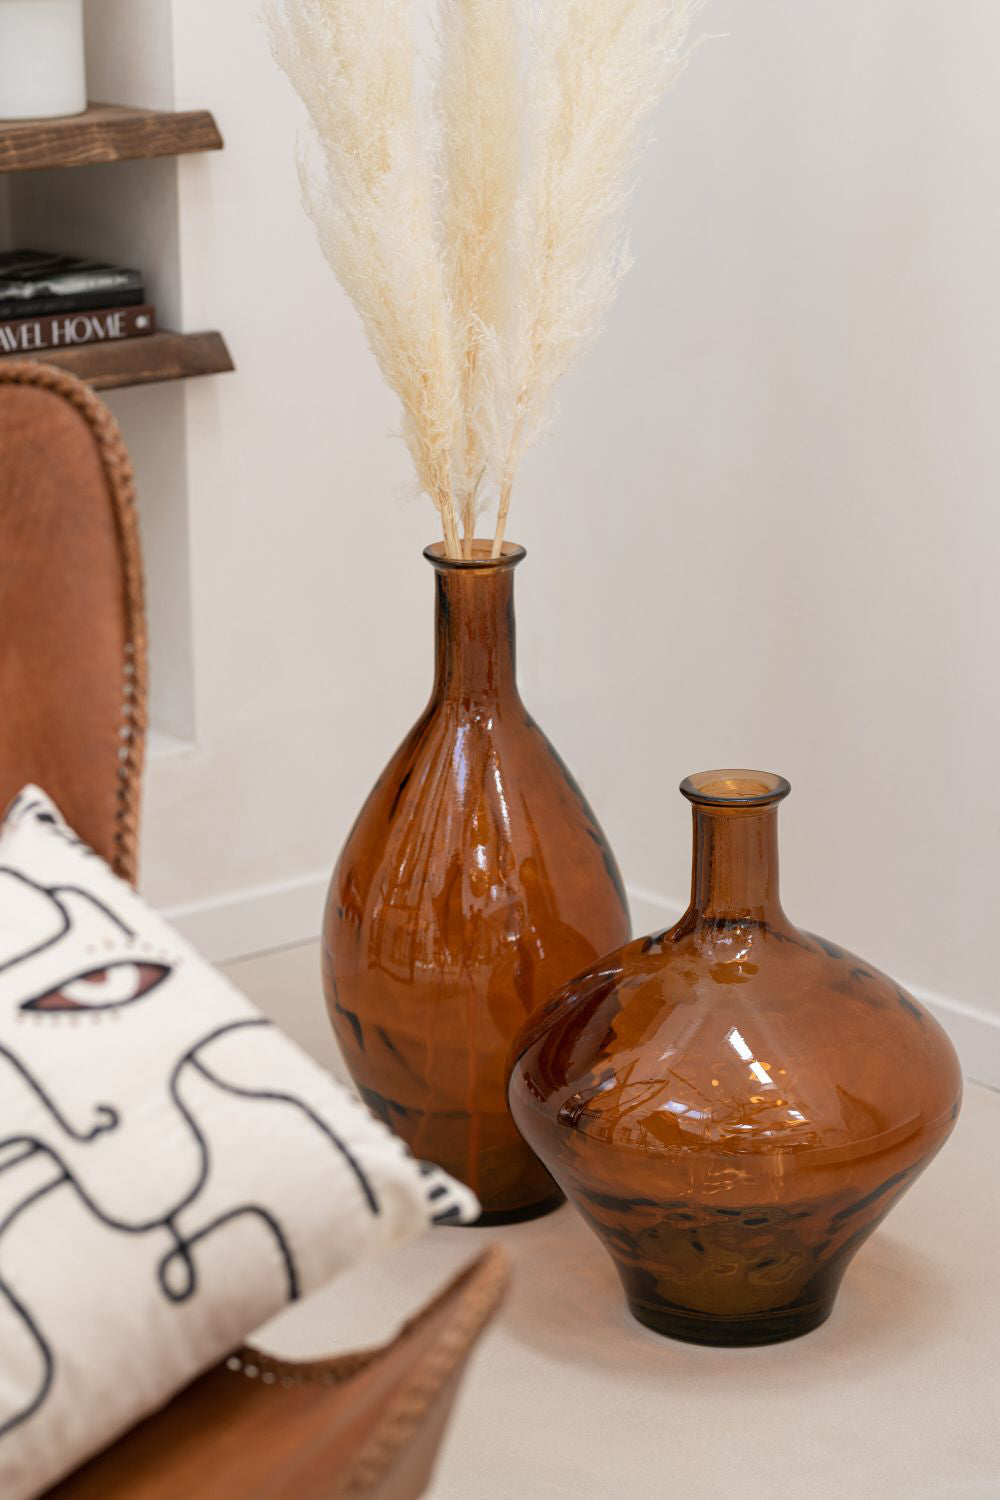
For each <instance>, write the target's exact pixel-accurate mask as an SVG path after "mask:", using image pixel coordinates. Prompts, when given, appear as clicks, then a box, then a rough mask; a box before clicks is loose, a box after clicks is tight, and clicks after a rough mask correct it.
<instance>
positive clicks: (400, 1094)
mask: <svg viewBox="0 0 1000 1500" xmlns="http://www.w3.org/2000/svg"><path fill="white" fill-rule="evenodd" d="M489 552H490V548H489V544H488V543H482V542H476V543H474V544H473V555H472V556H471V557H470V558H463V559H460V560H453V559H449V558H446V557H445V556H444V555H443V549H442V547H441V546H440V544H438V545H435V546H432V547H428V548H427V549H426V551H425V553H424V556H425V557H426V558H427V559H428V561H429V562H430V564H431V566H432V568H433V569H434V575H435V586H436V594H437V614H436V670H435V679H434V689H433V692H432V694H431V700H430V703H429V705H428V707H427V709H426V711H425V712H424V714H423V715H422V717H421V718H420V719H419V721H418V722H417V724H416V725H415V726H414V728H413V729H412V730H411V732H410V733H409V734H408V735H407V737H406V739H405V740H404V741H403V744H402V745H401V746H400V748H399V749H398V750H397V751H396V754H395V755H394V756H393V758H392V760H391V761H390V762H389V764H388V766H387V767H386V769H385V770H384V771H383V773H382V775H381V777H380V778H379V780H378V782H377V783H376V785H375V789H374V790H373V792H372V793H371V795H370V797H369V798H368V801H367V802H366V803H365V806H364V807H363V808H362V811H361V814H360V816H359V818H358V820H357V822H356V824H355V825H354V828H353V829H352V831H351V833H350V835H349V837H348V840H347V843H346V845H345V847H344V850H343V852H342V854H341V856H340V860H339V862H338V864H337V867H336V869H335V870H334V873H333V879H332V881H331V884H330V892H329V896H328V899H327V908H326V917H325V922H324V942H323V976H324V986H325V991H326V1000H327V1007H328V1010H329V1013H330V1019H331V1021H332V1022H333V1027H334V1030H335V1032H336V1034H337V1039H338V1041H339V1043H340V1046H341V1048H342V1050H343V1053H344V1056H345V1058H346V1061H347V1064H348V1067H349V1068H350V1070H351V1073H352V1075H353V1076H354V1079H355V1080H356V1082H357V1083H358V1085H359V1087H360V1089H361V1091H362V1093H363V1095H364V1098H365V1099H366V1100H367V1101H368V1103H369V1104H370V1105H371V1106H372V1107H373V1108H374V1109H376V1110H377V1111H378V1112H379V1113H380V1114H381V1115H382V1116H383V1118H384V1119H385V1120H386V1121H387V1122H388V1124H389V1125H391V1127H392V1128H393V1129H394V1130H395V1131H396V1132H397V1133H398V1134H399V1135H401V1136H402V1137H403V1138H404V1139H405V1140H406V1141H407V1142H408V1143H409V1145H410V1146H411V1147H412V1149H413V1150H414V1152H416V1153H417V1155H419V1156H421V1157H425V1158H427V1159H428V1160H431V1161H435V1162H438V1163H440V1165H442V1166H444V1167H446V1168H447V1169H448V1171H449V1172H452V1173H454V1174H455V1175H456V1176H457V1177H459V1178H461V1179H462V1180H463V1181H464V1182H467V1183H468V1184H469V1185H470V1186H471V1187H472V1188H474V1189H475V1191H476V1192H477V1193H478V1194H479V1196H480V1199H481V1201H482V1203H483V1208H484V1214H483V1222H485V1223H502V1222H508V1221H511V1220H516V1219H526V1218H531V1217H534V1216H535V1215H537V1214H541V1213H545V1212H547V1211H548V1210H549V1209H551V1208H554V1207H556V1205H557V1204H558V1203H559V1202H561V1201H562V1195H561V1193H560V1192H559V1190H558V1188H557V1187H556V1185H555V1184H554V1183H553V1181H552V1179H551V1177H550V1176H549V1174H548V1173H547V1172H546V1171H545V1169H544V1167H542V1166H541V1165H540V1164H539V1162H538V1160H537V1158H536V1157H535V1156H534V1155H533V1154H532V1152H531V1151H530V1150H529V1149H528V1147H527V1146H526V1145H525V1144H524V1141H523V1140H522V1138H521V1136H520V1135H519V1134H518V1131H517V1130H516V1128H515V1126H514V1123H513V1121H512V1120H511V1117H510V1114H509V1112H508V1107H507V1101H506V1062H507V1057H508V1053H509V1049H510V1044H511V1042H512V1040H513V1038H514V1036H515V1034H516V1033H517V1031H518V1029H519V1028H520V1026H521V1024H522V1022H523V1021H524V1020H525V1018H526V1017H527V1015H528V1014H529V1013H530V1012H531V1011H532V1010H533V1009H534V1008H535V1007H536V1006H537V1005H538V1004H540V1003H541V1002H542V1001H543V1000H545V999H546V998H547V997H548V996H549V995H551V994H552V992H553V991H554V990H555V989H556V988H557V987H558V986H559V985H561V984H563V983H565V981H566V980H567V979H569V978H570V977H571V975H573V974H575V973H576V972H577V971H578V970H580V969H582V968H584V967H586V966H587V965H588V964H590V963H592V962H593V961H594V959H596V958H597V956H598V954H600V953H603V952H605V951H606V950H607V949H608V948H609V947H614V946H616V945H617V944H619V943H622V942H624V941H626V940H627V938H628V936H629V918H628V911H627V907H626V902H625V894H624V891H623V888H622V883H621V877H620V876H619V873H618V868H617V866H616V864H615V861H614V858H613V856H612V854H611V850H610V849H609V848H608V845H607V842H606V840H605V838H604V835H603V833H602V832H601V829H600V827H599V826H598V823H597V820H596V819H595V817H594V814H593V813H592V812H591V810H590V808H589V806H588V805H587V802H586V800H585V799H584V797H583V795H582V793H581V792H580V789H579V787H578V786H577V785H576V783H575V782H574V780H573V778H572V776H571V775H570V774H569V772H568V771H567V769H566V767H565V766H564V765H563V763H562V761H561V760H560V759H559V756H558V755H557V754H556V753H555V751H554V750H553V748H552V746H551V745H550V744H549V742H548V740H547V739H546V737H545V735H544V734H543V733H542V731H541V730H540V729H539V728H538V726H537V724H536V723H535V722H534V720H533V719H532V718H531V716H530V714H529V713H528V712H527V710H526V709H525V707H524V704H523V703H522V701H521V698H520V695H519V693H518V690H517V682H516V678H515V670H514V604H513V587H514V569H515V568H516V567H517V565H518V564H519V563H520V561H521V559H522V558H523V557H524V549H523V548H522V547H518V546H514V545H513V544H510V543H508V544H506V545H505V547H504V549H503V554H502V556H501V557H499V558H497V559H496V560H495V561H494V560H491V558H490V556H489Z"/></svg>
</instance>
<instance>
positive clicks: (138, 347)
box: [0, 329, 235, 391]
mask: <svg viewBox="0 0 1000 1500" xmlns="http://www.w3.org/2000/svg"><path fill="white" fill-rule="evenodd" d="M33 358H34V359H36V360H37V361H38V363H40V364H46V365H55V366H56V367H57V368H58V369H60V370H68V371H69V372H70V374H71V375H77V376H79V378H80V379H81V380H85V381H86V382H87V384H88V385H91V386H93V388H94V390H95V391H111V390H115V389H116V388H118V387H120V386H126V385H154V384H156V383H157V382H158V381H162V380H190V379H191V378H192V376H195V375H223V374H225V372H226V371H227V370H232V369H234V368H235V366H234V365H233V361H232V358H231V356H230V353H229V350H228V349H227V348H226V341H225V339H224V338H223V337H222V334H221V333H169V332H168V331H167V330H165V329H163V330H161V331H160V332H159V333H150V334H146V335H144V336H143V337H141V338H134V339H120V340H116V341H114V342H109V343H102V344H81V345H79V346H78V347H77V348H75V349H43V350H39V352H38V353H37V354H36V355H34V356H33ZM6 359H24V355H23V354H5V355H2V356H0V362H2V361H3V360H6Z"/></svg>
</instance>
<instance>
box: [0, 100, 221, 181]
mask: <svg viewBox="0 0 1000 1500" xmlns="http://www.w3.org/2000/svg"><path fill="white" fill-rule="evenodd" d="M221 149H222V136H221V135H220V134H219V127H218V126H217V125H216V123H215V120H214V119H213V118H212V115H211V113H210V112H209V111H208V110H207V109H192V110H186V111H185V112H184V113H182V114H171V113H169V112H167V111H164V110H156V109H131V108H128V107H126V106H125V105H121V104H91V105H90V106H89V107H88V108H87V109H86V110H85V111H84V113H83V114H82V115H65V116H63V117H62V118H61V119H58V120H0V172H35V171H38V170H39V169H40V168H42V167H90V166H95V165H99V164H100V163H101V162H109V161H135V160H137V159H140V158H144V157H151V156H184V155H186V154H187V153H188V152H191V151H220V150H221Z"/></svg>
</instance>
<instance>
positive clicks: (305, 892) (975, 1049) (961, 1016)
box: [164, 870, 1000, 1088]
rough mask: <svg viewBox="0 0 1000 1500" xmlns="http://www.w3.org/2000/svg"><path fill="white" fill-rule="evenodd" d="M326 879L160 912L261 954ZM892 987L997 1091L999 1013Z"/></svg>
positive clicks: (210, 940)
mask: <svg viewBox="0 0 1000 1500" xmlns="http://www.w3.org/2000/svg"><path fill="white" fill-rule="evenodd" d="M329 879H330V876H329V872H328V871H326V870H324V871H321V872H318V873H316V874H312V875H302V876H299V877H298V878H296V879H294V880H286V881H278V882H276V883H275V884H273V885H261V886H254V887H252V888H251V889H249V890H243V891H234V892H233V893H232V894H231V895H226V896H220V897H217V898H215V899H213V900H211V901H198V902H193V903H192V904H191V905H189V906H178V907H174V908H173V909H172V910H169V911H167V912H165V913H164V915H165V916H166V917H167V918H168V919H169V920H170V921H171V922H173V924H174V926H175V927H177V928H178V929H179V931H180V932H182V933H183V935H184V936H185V937H186V938H187V939H188V941H189V942H191V943H193V944H194V946H195V947H196V948H198V949H199V950H200V951H201V952H202V953H204V955H205V957H206V958H209V959H211V960H212V962H213V963H224V962H226V961H227V960H229V959H234V958H244V957H246V956H247V955H248V954H252V953H264V952H266V951H267V950H268V949H273V948H287V947H291V946H292V945H294V944H298V943H307V942H314V941H315V940H316V939H317V938H318V937H319V932H320V926H321V923H322V920H323V903H324V901H325V899H326V888H327V885H328V883H329ZM629 904H630V906H631V909H632V928H633V931H634V932H635V933H637V934H638V933H644V932H659V931H662V929H663V928H665V927H670V926H672V925H673V923H674V922H676V921H677V919H678V917H679V916H680V915H681V912H682V911H683V909H684V908H683V906H682V905H681V904H680V903H679V902H672V901H669V900H666V899H664V898H663V897H662V896H658V895H656V894H655V893H654V892H652V891H645V890H641V889H640V888H639V887H637V886H631V887H629ZM900 982H901V983H902V984H903V985H904V986H905V987H906V988H907V989H908V990H910V991H911V992H912V993H913V994H914V995H916V997H917V999H918V1000H920V1001H921V1002H922V1003H923V1004H924V1005H926V1006H927V1009H928V1010H929V1011H930V1012H931V1013H932V1015H934V1016H936V1017H937V1019H938V1020H939V1021H940V1022H941V1025H942V1026H943V1027H944V1028H945V1030H946V1031H947V1032H948V1035H949V1036H950V1037H951V1039H952V1041H953V1042H954V1044H955V1047H956V1049H957V1051H958V1055H959V1057H960V1059H961V1062H962V1068H963V1071H964V1073H965V1076H966V1078H968V1079H971V1080H973V1081H974V1082H976V1083H985V1084H987V1085H988V1086H989V1087H990V1088H1000V1016H992V1015H990V1014H989V1013H988V1012H986V1011H982V1010H978V1009H977V1008H976V1007H975V1006H972V1005H968V1004H966V1003H965V1001H963V1000H957V999H953V998H951V997H950V996H948V995H936V994H932V993H931V992H930V991H928V990H926V989H923V988H921V986H920V985H915V984H909V983H907V981H906V978H905V977H903V978H902V979H901V981H900Z"/></svg>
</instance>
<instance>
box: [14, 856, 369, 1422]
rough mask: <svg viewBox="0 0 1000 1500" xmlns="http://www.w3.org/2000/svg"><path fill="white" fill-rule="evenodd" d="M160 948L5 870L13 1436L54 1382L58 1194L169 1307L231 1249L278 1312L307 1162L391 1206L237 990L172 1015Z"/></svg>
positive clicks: (81, 895) (91, 908) (84, 896)
mask: <svg viewBox="0 0 1000 1500" xmlns="http://www.w3.org/2000/svg"><path fill="white" fill-rule="evenodd" d="M151 946H152V945H150V944H149V943H146V942H143V941H142V940H141V939H140V938H139V937H138V936H137V935H136V934H135V933H134V932H133V931H132V929H131V928H130V927H129V926H128V924H127V923H125V922H124V921H122V919H121V918H120V917H119V916H118V915H116V913H115V912H114V911H112V910H111V909H110V908H109V907H108V906H107V905H105V904H104V903H103V902H101V901H99V900H97V899H95V898H94V897H93V896H92V895H91V894H89V893H88V892H86V891H84V890H82V889H79V888H77V887H75V886H64V885H57V886H51V887H46V886H43V885H40V884H37V883H36V882H34V881H32V880H29V879H28V878H27V877H25V876H24V875H22V874H21V873H20V872H18V871H16V870H14V869H10V868H7V867H3V866H0V1349H2V1350H3V1352H4V1360H5V1364H6V1363H7V1361H8V1359H9V1360H10V1368H12V1369H14V1370H15V1371H18V1372H19V1373H20V1377H21V1378H20V1380H18V1379H17V1378H15V1379H14V1380H13V1383H12V1384H11V1383H10V1382H7V1383H5V1382H4V1381H3V1380H0V1439H2V1438H3V1436H4V1434H5V1433H8V1432H10V1431H12V1430H13V1429H14V1428H15V1427H18V1426H20V1425H21V1424H22V1423H24V1422H25V1421H26V1420H28V1419H29V1418H30V1417H31V1416H32V1415H33V1414H34V1413H35V1412H37V1411H38V1410H39V1409H40V1407H41V1406H42V1405H43V1404H44V1402H45V1400H46V1397H47V1396H48V1394H49V1393H50V1391H51V1389H52V1387H53V1384H54V1382H56V1381H57V1380H58V1378H59V1367H58V1355H57V1353H56V1352H55V1346H56V1345H57V1343H58V1339H57V1330H53V1329H48V1328H47V1327H46V1319H45V1315H44V1311H43V1310H42V1309H40V1308H39V1306H37V1305H36V1303H37V1295H38V1292H37V1287H36V1291H35V1301H34V1302H33V1299H32V1297H31V1296H29V1295H27V1294H26V1293H25V1290H24V1287H23V1280H24V1276H25V1268H26V1267H30V1265H31V1263H32V1241H31V1238H30V1236H31V1225H32V1222H33V1219H34V1217H35V1216H36V1215H38V1213H39V1212H40V1211H43V1207H44V1206H45V1205H48V1206H50V1207H51V1205H53V1203H55V1202H56V1201H57V1199H58V1202H59V1206H60V1212H61V1214H62V1215H63V1217H64V1218H65V1220H66V1224H67V1233H68V1234H71V1233H72V1232H73V1230H72V1226H73V1224H74V1223H75V1224H77V1225H78V1226H79V1225H81V1224H82V1222H83V1220H89V1221H90V1233H91V1234H93V1232H94V1226H95V1225H96V1226H98V1229H97V1232H98V1233H104V1232H106V1233H107V1235H109V1236H110V1237H111V1241H112V1243H111V1244H109V1255H110V1256H111V1263H115V1262H114V1256H113V1254H112V1250H113V1248H114V1246H117V1247H118V1252H117V1253H119V1254H120V1251H121V1247H122V1246H126V1247H127V1246H131V1247H132V1249H133V1251H134V1253H135V1254H137V1255H139V1256H141V1257H142V1266H141V1270H140V1275H141V1276H143V1277H145V1276H146V1275H147V1274H148V1277H149V1279H150V1281H151V1282H152V1284H153V1285H154V1286H155V1287H156V1288H157V1291H158V1294H159V1295H161V1296H162V1298H163V1300H164V1303H165V1304H170V1305H176V1304H181V1303H186V1302H189V1301H190V1300H191V1299H192V1298H194V1297H196V1296H197V1294H198V1292H199V1289H200V1286H201V1280H202V1278H201V1276H200V1274H199V1273H200V1271H201V1270H202V1269H203V1268H204V1265H205V1262H206V1256H207V1257H208V1258H209V1260H210V1263H211V1267H212V1274H214V1275H216V1276H218V1275H219V1274H220V1270H219V1268H220V1266H221V1264H222V1261H221V1248H220V1244H219V1242H220V1241H224V1242H226V1243H231V1239H232V1237H235V1241H236V1248H237V1249H238V1250H240V1251H241V1252H242V1253H243V1254H250V1253H253V1254H254V1255H255V1257H256V1259H257V1260H261V1259H262V1260H263V1262H264V1267H265V1270H264V1275H265V1276H266V1277H271V1278H273V1279H274V1284H273V1289H274V1293H275V1295H274V1299H273V1300H274V1301H275V1303H280V1302H281V1301H285V1300H292V1299H294V1298H296V1297H297V1296H298V1295H299V1293H300V1289H301V1286H302V1279H303V1278H302V1275H301V1270H300V1265H299V1260H300V1249H304V1247H299V1246H297V1244H296V1242H295V1232H294V1231H293V1230H292V1229H290V1228H289V1225H290V1224H293V1223H294V1222H295V1212H294V1210H295V1198H296V1196H297V1194H298V1193H299V1192H300V1191H301V1188H300V1186H299V1185H298V1184H297V1183H296V1181H295V1175H296V1174H295V1173H294V1172H292V1171H288V1170H281V1166H282V1165H283V1164H284V1163H286V1162H288V1161H289V1160H290V1159H294V1156H295V1154H296V1151H297V1150H298V1151H299V1152H309V1151H310V1150H311V1152H312V1153H313V1170H314V1171H315V1152H316V1145H317V1141H319V1142H321V1143H322V1145H321V1146H320V1150H321V1152H322V1153H323V1155H322V1157H321V1161H325V1160H327V1156H326V1148H327V1147H329V1152H330V1157H329V1160H330V1164H331V1170H338V1168H337V1167H336V1163H337V1162H339V1163H340V1168H339V1170H340V1171H341V1172H344V1171H346V1173H347V1174H348V1176H349V1178H350V1180H351V1181H353V1183H354V1184H355V1188H356V1192H357V1194H358V1197H359V1199H360V1201H361V1202H362V1203H363V1204H364V1207H365V1210H366V1211H367V1212H369V1213H371V1214H372V1215H378V1214H379V1213H380V1211H381V1209H380V1204H379V1201H378V1198H377V1196H376V1193H375V1190H374V1188H373V1186H372V1184H371V1182H370V1180H369V1178H368V1176H367V1175H366V1173H365V1171H364V1169H363V1168H362V1166H361V1165H360V1164H359V1162H358V1160H357V1158H356V1156H355V1155H354V1153H353V1152H352V1150H351V1148H350V1145H349V1144H348V1142H346V1141H345V1140H344V1139H343V1138H342V1136H341V1135H340V1134H339V1133H338V1131H337V1130H336V1129H335V1128H334V1127H333V1126H332V1125H331V1124H330V1122H329V1121H328V1120H326V1119H324V1118H323V1114H322V1111H321V1110H320V1109H318V1108H316V1107H314V1105H313V1104H312V1103H311V1102H310V1101H309V1100H307V1099H305V1098H300V1097H299V1096H298V1095H297V1094H296V1093H295V1092H294V1091H292V1090H287V1089H282V1088H281V1087H280V1086H278V1085H276V1083H275V1062H274V1051H273V1049H274V1036H273V1028H271V1026H270V1023H269V1022H268V1021H266V1020H265V1019H264V1018H262V1017H257V1016H253V1015H251V1016H248V1014H247V1007H246V1003H245V1002H244V1001H243V1000H242V997H240V996H238V995H236V993H235V992H230V991H228V989H224V990H220V991H219V994H218V995H217V996H215V997H213V998H212V999H211V1000H210V1001H206V1003H205V1006H204V1007H203V1008H202V1009H201V1010H199V1011H198V1012H196V1013H195V1019H194V1021H192V1010H191V1008H190V1007H189V1006H185V1005H176V1004H172V1003H171V998H172V988H171V984H170V980H171V977H172V976H173V975H174V973H175V971H176V968H177V961H176V960H175V959H174V958H172V957H171V955H170V954H168V953H165V952H154V951H148V950H151ZM359 1108H361V1106H359ZM259 1111H268V1112H272V1113H273V1112H274V1111H282V1112H283V1113H284V1119H283V1120H282V1122H281V1131H280V1133H278V1132H272V1130H271V1129H270V1128H268V1127H267V1126H265V1127H264V1130H263V1131H262V1130H261V1128H260V1117H259V1113H258V1112H259ZM272 1135H275V1138H277V1137H278V1135H280V1141H281V1146H280V1152H281V1160H280V1161H277V1160H276V1169H275V1170H274V1171H272V1172H270V1173H269V1174H265V1176H264V1180H266V1181H268V1190H267V1191H268V1195H269V1196H268V1201H267V1202H261V1201H258V1200H259V1196H260V1193H259V1187H257V1186H256V1185H257V1184H258V1183H259V1181H260V1180H261V1174H260V1173H259V1172H257V1171H256V1164H255V1163H251V1162H248V1158H247V1153H248V1150H249V1152H250V1154H251V1156H252V1155H254V1154H258V1155H259V1153H260V1152H261V1151H266V1150H267V1149H269V1142H270V1140H271V1138H272ZM248 1141H249V1142H252V1143H253V1144H252V1145H251V1146H249V1147H248V1145H247V1143H248ZM278 1149H279V1148H277V1147H276V1148H275V1150H278ZM61 1222H62V1219H60V1223H61ZM10 1262H16V1264H17V1265H18V1266H19V1267H20V1270H19V1271H18V1272H12V1270H11V1265H10ZM102 1264H103V1261H102ZM118 1264H120V1261H119V1262H118ZM227 1264H228V1262H227ZM86 1269H87V1268H86V1267H84V1268H82V1270H81V1275H85V1274H86ZM19 1278H20V1279H19ZM26 1372H30V1374H28V1373H26ZM28 1387H30V1390H29V1389H28ZM5 1392H6V1397H5ZM12 1392H14V1393H16V1394H13V1395H12Z"/></svg>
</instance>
